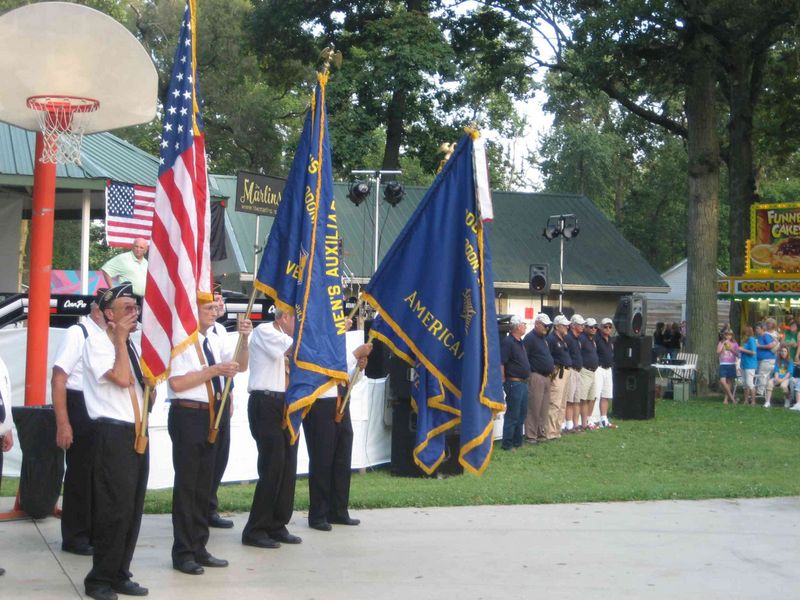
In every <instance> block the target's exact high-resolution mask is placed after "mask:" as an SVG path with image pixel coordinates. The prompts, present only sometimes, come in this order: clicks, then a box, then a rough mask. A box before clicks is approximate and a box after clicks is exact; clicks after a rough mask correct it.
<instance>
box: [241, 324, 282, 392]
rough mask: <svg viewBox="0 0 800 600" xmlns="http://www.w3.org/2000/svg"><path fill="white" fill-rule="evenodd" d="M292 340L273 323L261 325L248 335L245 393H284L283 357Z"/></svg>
mask: <svg viewBox="0 0 800 600" xmlns="http://www.w3.org/2000/svg"><path fill="white" fill-rule="evenodd" d="M292 343H293V340H292V338H291V337H290V336H288V335H286V334H285V333H284V332H283V331H280V330H279V329H278V328H277V327H275V323H274V322H273V323H262V324H261V325H259V326H258V327H256V328H255V329H253V333H251V334H250V340H249V343H248V348H249V351H250V379H249V380H248V382H247V391H248V392H253V391H269V392H285V391H286V366H285V365H286V363H285V361H284V355H285V354H286V351H287V350H288V349H289V348H291V347H292Z"/></svg>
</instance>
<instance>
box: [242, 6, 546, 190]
mask: <svg viewBox="0 0 800 600" xmlns="http://www.w3.org/2000/svg"><path fill="white" fill-rule="evenodd" d="M254 4H255V18H254V21H253V23H254V26H253V36H254V39H255V42H254V43H255V44H256V45H257V47H258V48H259V50H260V53H261V56H263V57H265V58H267V59H270V58H271V59H273V60H275V58H276V57H281V60H280V61H278V64H276V63H273V65H272V66H273V67H274V68H275V73H276V76H277V77H279V78H281V79H284V80H285V79H286V75H287V73H288V74H289V76H291V75H292V74H294V76H302V73H303V71H302V70H298V68H297V66H298V65H302V66H303V67H304V68H305V69H306V70H308V69H310V68H312V67H313V65H315V64H316V62H317V56H318V53H319V50H320V49H321V48H323V47H325V46H328V45H331V44H333V45H334V46H335V47H336V48H337V49H338V50H341V51H342V53H343V55H344V64H343V66H342V69H341V70H340V71H338V72H335V73H334V76H333V77H331V79H330V82H329V87H328V89H329V99H328V100H329V101H328V108H329V115H330V124H331V127H330V131H331V138H332V142H333V143H332V151H333V160H334V166H335V167H336V169H337V171H338V172H339V173H340V174H341V175H343V176H348V175H349V172H350V170H352V169H354V168H364V167H371V166H377V164H380V166H381V168H384V169H396V168H397V167H398V165H399V164H400V162H401V157H403V156H405V157H406V158H408V157H415V158H416V159H417V160H418V161H419V163H420V164H421V165H422V166H423V168H424V169H425V170H426V171H428V172H429V173H433V172H434V170H435V168H436V166H437V164H438V161H439V158H440V157H439V156H437V149H438V146H439V144H440V143H441V142H443V141H451V140H453V139H457V137H459V133H460V130H461V128H462V127H463V126H464V125H466V124H468V123H470V122H472V121H476V122H477V123H479V125H480V126H481V127H490V128H494V129H497V130H503V129H505V128H509V127H514V126H515V124H517V121H516V118H517V115H516V111H515V110H514V107H513V104H512V102H511V100H509V98H521V97H524V96H525V95H526V94H528V93H529V92H530V90H531V85H532V84H531V80H530V78H529V77H528V72H527V68H526V65H525V64H524V62H523V61H522V58H521V57H522V56H523V55H521V54H519V53H515V52H512V51H511V49H513V48H515V47H519V46H524V47H527V48H530V45H531V43H530V40H529V39H528V37H527V35H524V31H523V29H522V28H519V27H517V26H514V25H513V24H509V23H507V22H505V21H504V20H502V19H498V16H497V15H496V14H495V13H492V12H490V11H484V10H474V11H469V12H463V11H462V12H458V11H457V10H450V9H449V7H448V6H447V5H448V4H450V3H447V2H444V1H442V0H430V1H429V0H405V1H397V0H394V1H389V2H386V1H383V0H362V1H360V2H350V1H345V0H313V1H308V2H302V3H299V2H281V1H279V0H261V1H258V2H255V3H254ZM453 4H456V3H453ZM379 149H381V150H382V156H381V159H380V162H379V163H377V164H375V163H373V164H366V159H367V157H371V156H374V155H375V154H376V152H377V151H378V150H379Z"/></svg>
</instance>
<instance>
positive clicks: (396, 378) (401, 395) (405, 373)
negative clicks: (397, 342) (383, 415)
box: [370, 354, 414, 402]
mask: <svg viewBox="0 0 800 600" xmlns="http://www.w3.org/2000/svg"><path fill="white" fill-rule="evenodd" d="M370 356H372V355H371V354H370ZM388 363H389V382H388V383H389V391H390V392H391V397H392V398H395V399H400V400H403V401H407V402H410V399H411V384H412V383H413V382H414V371H413V369H412V368H411V367H410V366H408V363H407V362H406V361H404V360H403V359H402V358H400V357H398V356H395V355H394V354H390V355H389V361H388Z"/></svg>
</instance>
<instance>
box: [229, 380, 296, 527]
mask: <svg viewBox="0 0 800 600" xmlns="http://www.w3.org/2000/svg"><path fill="white" fill-rule="evenodd" d="M283 411H284V395H283V394H280V395H277V396H275V395H267V394H265V393H263V392H252V393H251V394H250V399H249V401H248V403H247V416H248V418H249V420H250V433H251V434H252V436H253V439H255V441H256V445H257V446H258V483H257V484H256V491H255V494H253V505H252V507H251V508H250V518H249V519H248V520H247V525H245V527H244V531H243V532H242V539H243V540H257V539H259V538H263V537H264V536H269V535H272V534H278V533H287V529H286V524H287V523H288V522H289V521H290V520H291V518H292V511H293V510H294V487H295V481H296V479H297V444H294V445H292V444H290V443H289V433H288V431H287V430H286V429H285V428H283V427H282V424H283Z"/></svg>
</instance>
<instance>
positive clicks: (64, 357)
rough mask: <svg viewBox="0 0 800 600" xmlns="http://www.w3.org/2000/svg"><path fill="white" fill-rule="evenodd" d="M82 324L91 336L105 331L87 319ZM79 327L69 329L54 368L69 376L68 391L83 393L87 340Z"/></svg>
mask: <svg viewBox="0 0 800 600" xmlns="http://www.w3.org/2000/svg"><path fill="white" fill-rule="evenodd" d="M81 323H82V324H83V326H84V327H86V332H87V333H88V334H89V335H94V334H95V333H98V332H101V331H103V330H102V329H101V328H100V327H99V326H98V325H97V323H95V322H94V321H93V320H92V319H91V318H89V317H87V318H85V319H81ZM87 337H89V336H84V335H83V330H82V329H81V328H80V326H79V325H73V326H72V327H70V328H68V329H67V331H66V334H65V335H64V339H63V340H62V341H61V345H60V346H59V347H58V351H57V352H56V360H55V362H54V363H53V366H54V367H59V368H60V369H61V370H62V371H64V373H66V374H67V389H69V390H76V391H79V392H81V391H83V345H84V344H85V343H86V338H87Z"/></svg>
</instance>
